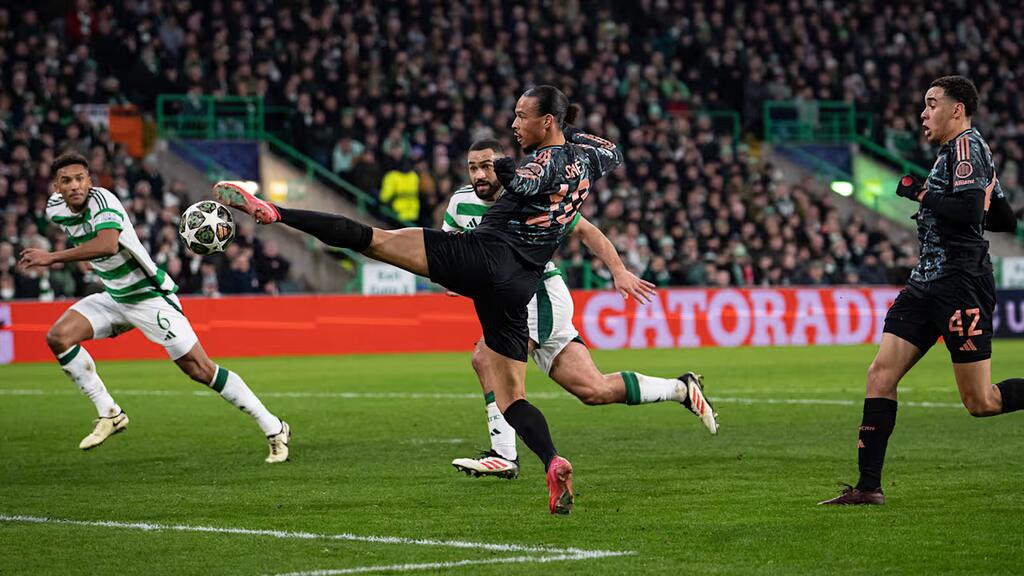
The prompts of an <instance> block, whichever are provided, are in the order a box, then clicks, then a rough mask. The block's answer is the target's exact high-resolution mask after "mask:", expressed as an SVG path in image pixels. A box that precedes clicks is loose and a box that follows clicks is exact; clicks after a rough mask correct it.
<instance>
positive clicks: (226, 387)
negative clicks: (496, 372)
mask: <svg viewBox="0 0 1024 576" xmlns="http://www.w3.org/2000/svg"><path fill="white" fill-rule="evenodd" d="M174 362H175V364H177V365H178V367H180V368H181V370H182V371H183V372H184V373H185V374H188V376H189V377H190V378H192V379H193V380H195V381H196V382H199V383H201V384H205V385H207V386H209V387H210V388H212V389H213V390H214V391H215V392H217V393H218V394H220V396H221V398H224V399H225V400H227V401H228V402H229V403H231V405H232V406H234V407H236V408H238V409H239V410H241V411H242V412H245V413H246V414H248V415H249V416H251V417H252V419H253V420H255V421H256V424H257V425H259V427H260V430H262V431H263V434H265V435H266V437H267V444H268V445H269V448H270V452H269V454H268V455H267V458H266V462H267V463H268V464H274V463H277V462H284V461H286V460H288V441H289V439H290V438H291V429H290V428H289V427H288V423H287V422H285V421H284V420H281V419H280V418H278V417H277V416H274V415H273V414H272V413H271V412H270V411H269V410H267V408H266V407H265V406H264V405H263V402H260V399H259V398H257V397H256V394H254V393H253V391H252V390H251V389H250V388H249V386H248V385H246V383H245V381H244V380H242V377H241V376H239V375H238V374H235V373H234V372H232V371H230V370H228V369H226V368H224V367H223V366H218V365H217V364H215V363H214V362H213V360H210V357H209V356H207V355H206V351H205V350H203V347H202V346H201V345H200V344H198V343H197V344H196V345H195V346H193V347H192V349H191V350H190V351H189V352H188V353H187V354H185V355H184V356H182V357H181V358H178V359H177V360H175V361H174Z"/></svg>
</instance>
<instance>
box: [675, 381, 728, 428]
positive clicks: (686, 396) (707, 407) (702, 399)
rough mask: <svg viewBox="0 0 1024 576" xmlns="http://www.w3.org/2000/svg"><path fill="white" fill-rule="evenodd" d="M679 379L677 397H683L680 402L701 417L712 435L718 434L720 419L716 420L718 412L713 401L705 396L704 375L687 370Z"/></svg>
mask: <svg viewBox="0 0 1024 576" xmlns="http://www.w3.org/2000/svg"><path fill="white" fill-rule="evenodd" d="M677 380H679V386H678V387H677V388H676V397H677V398H682V400H680V403H681V404H682V405H683V406H686V407H687V408H688V409H689V410H690V412H693V413H694V414H696V415H697V417H698V418H700V421H701V422H702V423H703V424H704V427H705V428H707V429H708V432H711V434H712V435H714V434H718V421H717V420H715V418H717V417H718V414H716V413H715V409H714V407H713V406H711V402H708V399H707V397H706V396H704V383H703V380H704V377H703V376H701V375H700V374H694V373H693V372H687V373H686V374H683V375H682V376H680V377H679V378H677Z"/></svg>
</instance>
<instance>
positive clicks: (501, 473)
mask: <svg viewBox="0 0 1024 576" xmlns="http://www.w3.org/2000/svg"><path fill="white" fill-rule="evenodd" d="M452 466H454V467H455V469H456V470H458V471H459V472H465V473H466V476H469V475H470V474H472V475H473V476H474V477H476V478H479V477H480V476H497V477H498V478H506V479H508V480H514V479H516V478H518V477H519V460H509V459H508V458H502V457H501V456H499V455H498V453H497V452H495V451H494V450H488V451H487V452H481V453H480V455H479V456H477V457H476V458H456V459H455V460H452Z"/></svg>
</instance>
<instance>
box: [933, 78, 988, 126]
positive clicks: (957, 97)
mask: <svg viewBox="0 0 1024 576" xmlns="http://www.w3.org/2000/svg"><path fill="white" fill-rule="evenodd" d="M930 87H931V88H935V87H939V88H942V89H943V90H944V91H945V92H946V96H949V97H950V98H952V99H953V101H954V102H960V103H961V104H963V105H964V114H966V115H967V117H968V118H970V117H971V116H974V113H975V112H977V111H978V89H977V88H976V87H975V86H974V82H971V81H970V79H968V78H965V77H963V76H943V77H942V78H936V79H935V80H934V81H933V82H932V85H931V86H930Z"/></svg>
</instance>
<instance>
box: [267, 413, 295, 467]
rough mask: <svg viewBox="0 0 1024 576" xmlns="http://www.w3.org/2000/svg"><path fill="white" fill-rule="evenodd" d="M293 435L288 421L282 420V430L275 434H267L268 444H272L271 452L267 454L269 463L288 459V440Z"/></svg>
mask: <svg viewBox="0 0 1024 576" xmlns="http://www.w3.org/2000/svg"><path fill="white" fill-rule="evenodd" d="M291 437H292V431H291V428H289V427H288V423H287V422H285V421H284V420H281V431H280V432H278V433H277V434H274V435H273V436H267V444H268V445H270V454H268V455H267V459H266V463H267V464H276V463H278V462H284V461H285V460H288V440H289V439H290V438H291Z"/></svg>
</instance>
